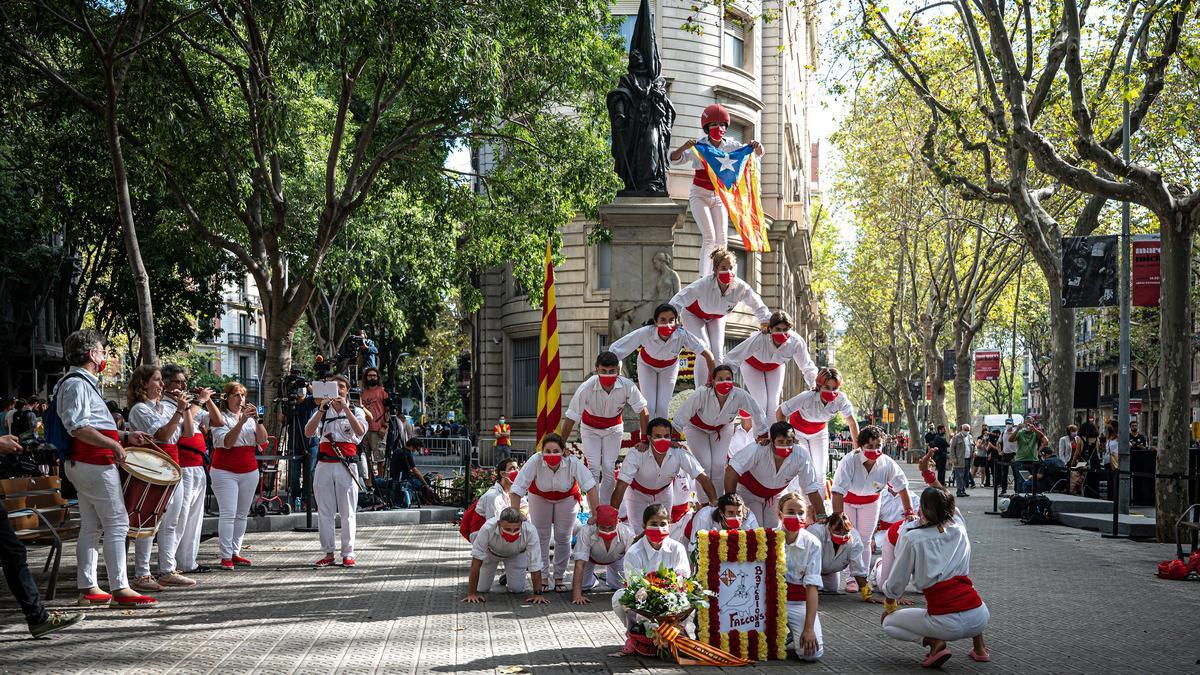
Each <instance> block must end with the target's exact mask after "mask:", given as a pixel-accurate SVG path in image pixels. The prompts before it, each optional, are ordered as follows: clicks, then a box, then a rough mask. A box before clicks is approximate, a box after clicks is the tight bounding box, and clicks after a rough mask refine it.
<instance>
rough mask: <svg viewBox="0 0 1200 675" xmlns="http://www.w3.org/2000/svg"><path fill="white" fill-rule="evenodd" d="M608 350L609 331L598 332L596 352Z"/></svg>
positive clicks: (600, 352)
mask: <svg viewBox="0 0 1200 675" xmlns="http://www.w3.org/2000/svg"><path fill="white" fill-rule="evenodd" d="M606 351H608V333H596V354H597V355H600V354H602V353H604V352H606Z"/></svg>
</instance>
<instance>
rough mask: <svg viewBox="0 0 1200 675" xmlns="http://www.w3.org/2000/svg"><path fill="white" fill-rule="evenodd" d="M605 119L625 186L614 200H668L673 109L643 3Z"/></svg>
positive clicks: (645, 2)
mask: <svg viewBox="0 0 1200 675" xmlns="http://www.w3.org/2000/svg"><path fill="white" fill-rule="evenodd" d="M608 119H609V122H610V123H611V124H612V153H613V159H614V160H616V169H617V175H619V176H620V177H621V180H622V181H624V183H625V189H624V190H622V191H620V192H618V193H617V194H618V195H645V196H651V195H666V193H667V163H668V160H667V154H668V152H669V148H670V146H671V125H672V124H674V123H675V107H674V106H672V105H671V101H670V100H668V99H667V82H666V80H664V79H663V77H662V63H661V61H659V58H658V45H657V44H656V43H655V40H654V23H653V21H652V20H651V18H650V4H649V0H642V4H641V7H639V8H638V17H637V23H636V24H634V29H633V40H632V42H631V43H630V45H629V72H627V73H626V74H624V75H622V76H621V82H620V84H618V85H617V88H616V89H614V90H612V91H610V92H609V93H608Z"/></svg>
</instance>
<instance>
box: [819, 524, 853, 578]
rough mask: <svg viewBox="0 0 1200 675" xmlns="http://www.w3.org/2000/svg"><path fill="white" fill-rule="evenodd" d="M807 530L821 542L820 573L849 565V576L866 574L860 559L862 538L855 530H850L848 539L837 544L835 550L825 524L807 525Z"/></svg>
mask: <svg viewBox="0 0 1200 675" xmlns="http://www.w3.org/2000/svg"><path fill="white" fill-rule="evenodd" d="M808 531H809V532H811V533H812V535H813V536H814V537H816V538H817V539H818V540H819V541H820V542H821V574H833V573H834V572H841V571H842V570H844V569H846V568H847V567H849V568H850V576H852V577H865V576H867V568H866V566H864V565H863V560H862V551H863V540H862V537H860V536H858V531H857V530H850V541H848V542H846V543H845V544H842V545H841V546H838V547H837V550H836V551H835V550H834V546H833V539H832V538H831V537H830V534H829V527H828V526H827V525H823V524H821V523H817V524H815V525H809V526H808Z"/></svg>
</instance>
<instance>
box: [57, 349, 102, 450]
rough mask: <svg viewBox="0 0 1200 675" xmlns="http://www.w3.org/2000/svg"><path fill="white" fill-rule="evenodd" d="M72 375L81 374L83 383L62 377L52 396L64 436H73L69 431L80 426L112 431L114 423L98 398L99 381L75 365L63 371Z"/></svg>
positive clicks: (73, 430) (99, 396) (100, 397)
mask: <svg viewBox="0 0 1200 675" xmlns="http://www.w3.org/2000/svg"><path fill="white" fill-rule="evenodd" d="M72 373H83V378H86V380H87V381H86V382H85V381H84V379H83V378H79V377H71V378H66V377H64V378H63V379H62V380H59V382H58V385H57V386H56V387H55V388H54V395H55V396H57V397H58V405H57V407H58V417H59V418H60V419H61V420H62V423H63V427H65V428H66V430H67V433H69V434H71V435H74V433H73V432H75V431H76V430H78V429H82V428H83V427H91V428H93V429H97V430H100V429H103V430H107V431H116V430H117V423H116V421H115V420H113V416H112V413H111V412H109V411H108V406H107V405H106V404H105V403H104V397H103V396H101V395H100V391H99V389H100V381H99V380H98V379H96V376H95V375H93V374H91V373H90V372H88V371H87V370H86V369H84V368H80V367H79V366H72V367H71V370H70V371H68V372H67V374H68V375H70V374H72Z"/></svg>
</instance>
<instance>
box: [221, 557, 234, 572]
mask: <svg viewBox="0 0 1200 675" xmlns="http://www.w3.org/2000/svg"><path fill="white" fill-rule="evenodd" d="M221 569H223V570H233V560H231V559H229V558H225V559H223V560H221Z"/></svg>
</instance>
